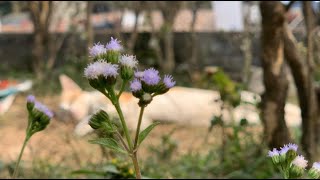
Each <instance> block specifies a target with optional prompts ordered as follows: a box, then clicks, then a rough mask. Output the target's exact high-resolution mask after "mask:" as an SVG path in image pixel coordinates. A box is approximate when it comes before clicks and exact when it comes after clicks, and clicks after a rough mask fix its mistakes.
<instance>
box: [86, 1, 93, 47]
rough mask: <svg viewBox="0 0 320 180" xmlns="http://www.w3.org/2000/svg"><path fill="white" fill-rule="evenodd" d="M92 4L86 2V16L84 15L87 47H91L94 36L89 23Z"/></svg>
mask: <svg viewBox="0 0 320 180" xmlns="http://www.w3.org/2000/svg"><path fill="white" fill-rule="evenodd" d="M92 8H93V3H92V2H91V1H87V14H86V19H87V21H86V36H87V47H91V46H92V45H93V41H94V34H93V28H92V22H91V14H92Z"/></svg>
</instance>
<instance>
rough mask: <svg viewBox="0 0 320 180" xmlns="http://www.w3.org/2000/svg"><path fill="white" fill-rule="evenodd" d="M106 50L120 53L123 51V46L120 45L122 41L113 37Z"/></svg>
mask: <svg viewBox="0 0 320 180" xmlns="http://www.w3.org/2000/svg"><path fill="white" fill-rule="evenodd" d="M106 49H107V50H114V51H120V50H121V49H122V46H121V45H120V41H118V40H117V39H113V37H111V41H110V42H109V43H108V44H107V45H106Z"/></svg>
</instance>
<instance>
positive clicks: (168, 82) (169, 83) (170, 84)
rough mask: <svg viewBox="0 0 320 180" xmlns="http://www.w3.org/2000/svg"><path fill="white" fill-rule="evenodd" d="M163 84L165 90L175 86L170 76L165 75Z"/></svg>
mask: <svg viewBox="0 0 320 180" xmlns="http://www.w3.org/2000/svg"><path fill="white" fill-rule="evenodd" d="M163 83H164V84H165V85H166V87H167V88H172V87H173V86H174V85H175V84H176V82H175V81H174V80H173V78H172V76H171V75H165V76H164V78H163Z"/></svg>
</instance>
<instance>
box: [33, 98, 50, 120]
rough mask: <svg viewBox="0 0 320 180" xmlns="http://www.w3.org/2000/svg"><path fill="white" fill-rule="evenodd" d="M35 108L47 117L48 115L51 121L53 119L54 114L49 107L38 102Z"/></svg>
mask: <svg viewBox="0 0 320 180" xmlns="http://www.w3.org/2000/svg"><path fill="white" fill-rule="evenodd" d="M34 108H36V109H37V110H38V111H40V112H42V113H44V114H45V115H47V116H48V117H49V118H50V119H51V118H52V117H53V112H52V111H50V110H49V109H48V108H47V106H45V105H43V104H41V103H40V102H38V101H36V102H35V105H34Z"/></svg>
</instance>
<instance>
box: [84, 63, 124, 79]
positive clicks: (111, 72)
mask: <svg viewBox="0 0 320 180" xmlns="http://www.w3.org/2000/svg"><path fill="white" fill-rule="evenodd" d="M117 70H118V65H116V64H111V63H107V62H104V61H103V60H98V61H96V62H94V63H91V64H89V65H88V67H86V68H85V70H84V76H85V77H86V78H88V79H95V78H98V76H100V75H103V76H105V77H106V78H107V77H109V76H113V77H115V76H117V75H118V72H117Z"/></svg>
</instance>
